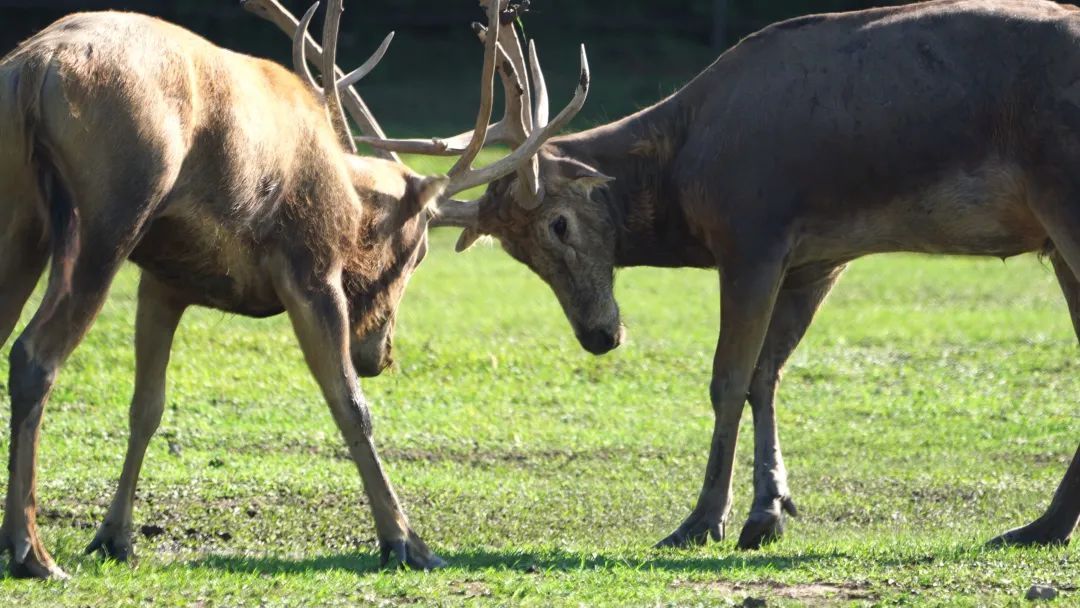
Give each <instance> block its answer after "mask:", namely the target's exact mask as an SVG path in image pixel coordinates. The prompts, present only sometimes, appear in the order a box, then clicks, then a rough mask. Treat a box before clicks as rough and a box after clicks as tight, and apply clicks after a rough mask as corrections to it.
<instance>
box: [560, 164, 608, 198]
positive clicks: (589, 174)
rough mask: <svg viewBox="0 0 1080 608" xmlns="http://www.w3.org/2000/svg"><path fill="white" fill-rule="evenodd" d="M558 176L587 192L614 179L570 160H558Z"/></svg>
mask: <svg viewBox="0 0 1080 608" xmlns="http://www.w3.org/2000/svg"><path fill="white" fill-rule="evenodd" d="M559 174H560V175H561V176H562V177H563V179H565V180H567V181H569V182H571V183H574V184H577V185H579V186H582V187H584V188H586V189H588V190H592V189H593V188H599V187H600V186H603V185H604V184H607V183H608V182H611V181H614V180H615V178H614V177H611V176H610V175H605V174H603V173H601V172H600V171H598V170H596V169H595V168H593V167H591V166H589V165H587V164H585V163H583V162H581V161H578V160H574V159H572V158H562V159H559Z"/></svg>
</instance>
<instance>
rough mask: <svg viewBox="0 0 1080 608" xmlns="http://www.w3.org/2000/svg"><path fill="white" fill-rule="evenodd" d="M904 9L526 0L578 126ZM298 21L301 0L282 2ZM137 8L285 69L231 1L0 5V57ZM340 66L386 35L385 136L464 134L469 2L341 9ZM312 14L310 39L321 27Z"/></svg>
mask: <svg viewBox="0 0 1080 608" xmlns="http://www.w3.org/2000/svg"><path fill="white" fill-rule="evenodd" d="M902 3H904V2H903V0H798V1H797V0H592V1H591V2H581V1H579V0H532V11H531V12H530V13H529V14H528V15H527V16H526V18H525V21H524V24H525V30H526V34H527V36H529V37H532V38H535V39H536V40H537V43H538V45H539V49H540V55H541V60H542V62H543V65H544V69H545V74H546V75H547V77H548V83H549V87H550V88H551V94H552V103H553V104H561V103H562V102H563V101H564V100H566V99H567V98H568V97H569V95H570V92H571V91H572V87H573V81H574V79H575V78H576V75H577V74H576V72H577V67H576V66H577V45H578V43H581V42H583V43H585V44H586V46H587V47H588V49H589V58H590V62H591V64H592V69H593V77H594V85H593V92H592V94H591V95H590V98H589V102H588V104H586V108H585V111H583V112H582V114H581V115H580V117H579V118H578V122H579V126H582V125H587V124H590V123H596V122H601V121H606V120H609V119H613V118H617V117H619V116H622V115H625V114H626V113H628V112H631V111H633V110H635V109H637V108H640V107H642V106H644V105H648V104H650V103H652V102H654V101H656V100H658V99H660V98H662V97H664V96H666V95H668V94H670V93H671V92H673V91H674V90H676V89H677V88H678V87H679V85H681V84H682V83H685V82H686V81H687V80H689V79H690V78H692V77H693V76H694V75H695V74H697V73H698V72H699V71H701V70H702V69H703V68H705V67H706V66H707V65H708V64H709V63H710V62H712V61H713V59H715V58H716V56H717V55H718V54H719V53H720V52H722V51H723V49H724V48H726V47H727V46H730V45H731V44H733V43H734V42H737V41H738V40H739V38H741V37H742V36H744V35H746V34H748V33H750V32H753V31H755V30H757V29H760V28H761V27H763V26H765V25H767V24H769V23H772V22H774V21H778V20H781V19H786V18H789V17H793V16H798V15H804V14H808V13H818V12H826V11H842V10H855V9H861V8H867V7H870V6H880V5H885V4H902ZM283 4H285V5H286V6H287V7H289V9H290V10H292V11H293V12H294V13H295V14H298V15H299V14H302V13H303V12H304V9H306V8H307V6H309V2H308V0H299V1H298V0H284V1H283ZM103 9H118V10H135V11H140V12H145V13H149V14H152V15H157V16H160V17H163V18H165V19H167V20H169V21H172V22H174V23H178V24H180V25H183V26H184V27H187V28H189V29H191V30H194V31H195V32H198V33H199V34H202V35H203V36H205V37H207V38H208V39H210V40H211V41H212V42H214V43H216V44H218V45H221V46H224V47H227V48H230V49H233V50H237V51H241V52H245V53H251V54H255V55H259V56H264V57H269V58H272V59H275V60H278V61H281V62H283V63H286V64H288V57H289V41H288V40H287V39H286V38H285V37H284V36H283V35H282V34H281V33H280V32H279V31H277V30H276V29H275V28H274V27H273V26H272V25H270V24H269V23H267V22H264V21H262V20H261V19H258V18H256V17H254V16H253V15H250V14H249V13H247V12H245V11H243V10H241V9H240V6H239V1H238V0H0V54H2V53H6V52H7V50H9V49H11V48H12V47H14V46H15V44H17V43H18V42H19V41H20V40H22V39H24V38H26V37H28V36H30V35H32V34H33V33H34V32H36V31H38V30H40V29H41V28H43V27H44V26H46V25H48V24H49V23H51V22H52V21H54V20H56V19H57V18H59V17H61V16H63V15H65V14H67V13H70V12H74V11H79V10H103ZM345 9H346V13H345V17H344V20H343V23H342V34H341V57H340V63H341V64H342V66H343V67H346V68H347V67H348V66H350V65H354V64H356V63H358V62H360V61H363V59H364V58H366V57H367V55H368V54H369V53H370V52H371V51H372V50H373V49H374V48H375V46H376V45H377V44H378V42H379V41H380V40H381V39H382V37H383V36H384V35H385V34H386V32H388V31H390V30H394V31H396V32H397V38H396V39H395V41H394V44H393V46H392V47H391V49H390V53H389V54H388V55H387V58H386V59H385V60H384V61H383V63H382V65H380V66H379V69H378V70H376V71H375V72H374V73H373V74H372V75H370V76H369V77H368V78H367V79H366V80H365V81H364V82H362V83H361V84H360V87H359V89H360V93H361V95H363V97H364V98H365V99H366V100H367V101H368V103H369V104H370V105H371V106H372V107H373V109H374V110H375V112H376V115H377V116H378V117H379V120H380V121H381V122H382V123H383V124H384V126H385V127H387V129H388V130H389V131H391V132H393V134H394V135H420V134H423V135H432V134H436V133H444V132H447V131H453V130H454V129H457V130H463V129H465V128H467V127H468V126H470V125H471V123H472V120H473V117H474V115H475V107H476V102H477V99H478V95H479V94H478V80H477V79H478V76H479V69H480V58H481V49H480V45H479V43H478V42H477V41H476V39H475V38H474V37H473V35H472V33H471V31H470V30H469V28H468V24H469V23H470V22H471V21H473V20H476V19H480V18H482V13H481V11H480V9H479V6H478V3H477V1H476V0H347V1H346V2H345ZM320 24H321V16H317V17H316V20H315V22H314V25H313V28H312V29H313V30H314V31H313V33H315V34H316V36H317V34H318V31H319V30H320V29H321V25H320Z"/></svg>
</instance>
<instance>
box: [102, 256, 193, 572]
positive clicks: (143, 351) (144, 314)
mask: <svg viewBox="0 0 1080 608" xmlns="http://www.w3.org/2000/svg"><path fill="white" fill-rule="evenodd" d="M186 306H187V305H186V303H185V302H184V301H183V300H181V299H179V298H177V297H176V295H175V294H174V293H173V292H172V290H171V289H169V288H168V287H167V286H165V285H162V284H161V283H160V282H159V281H158V280H157V279H155V278H154V277H153V276H151V275H149V274H147V273H145V272H144V273H143V274H142V280H141V281H140V283H139V306H138V311H137V313H136V316H135V393H134V395H133V396H132V399H131V410H130V413H129V416H128V422H129V426H130V435H129V436H128V446H127V455H126V456H125V457H124V468H123V470H122V472H121V473H120V483H119V485H118V487H117V489H116V494H115V496H114V497H113V500H112V504H111V505H110V506H109V511H108V513H107V514H106V515H105V520H104V521H103V522H102V524H101V527H99V528H98V531H97V534H96V535H94V539H93V541H91V542H90V544H89V545H88V546H87V547H86V552H87V553H93V552H94V551H99V550H100V551H101V552H103V553H104V554H105V556H106V557H110V558H112V559H116V560H118V561H126V560H127V559H128V558H130V557H131V556H132V555H133V546H132V542H131V540H132V538H131V528H132V518H131V511H132V506H133V503H134V501H135V485H136V484H137V483H138V480H139V471H140V469H141V468H142V463H143V458H144V456H145V455H146V448H147V446H148V445H149V444H150V439H151V438H152V437H153V436H154V433H155V432H156V431H157V429H158V425H159V424H160V423H161V414H162V412H163V411H164V410H165V371H166V368H167V367H168V365H169V353H170V351H171V350H172V342H173V336H174V335H175V333H176V328H177V326H178V325H179V324H180V318H181V317H182V316H183V314H184V309H185V308H186Z"/></svg>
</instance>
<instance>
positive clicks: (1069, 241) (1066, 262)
mask: <svg viewBox="0 0 1080 608" xmlns="http://www.w3.org/2000/svg"><path fill="white" fill-rule="evenodd" d="M1046 224H1047V232H1049V233H1050V237H1051V240H1052V241H1053V243H1054V248H1055V250H1054V252H1053V253H1051V254H1050V261H1051V263H1052V264H1053V266H1054V272H1055V274H1057V278H1058V284H1059V285H1060V286H1061V290H1062V293H1063V294H1064V295H1065V302H1066V303H1067V304H1068V307H1069V315H1070V316H1071V317H1072V323H1073V329H1074V330H1075V332H1076V336H1077V338H1078V339H1080V280H1077V277H1076V275H1077V270H1074V269H1080V217H1077V218H1076V220H1075V221H1074V223H1073V226H1072V228H1075V230H1073V229H1069V226H1068V224H1066V225H1063V226H1054V227H1053V228H1051V227H1050V224H1051V221H1046ZM1070 232H1071V234H1072V235H1076V238H1071V236H1070V234H1068V233H1070ZM1078 522H1080V447H1078V448H1077V449H1076V454H1075V455H1074V456H1073V459H1072V464H1070V465H1069V468H1068V470H1066V471H1065V477H1063V478H1062V480H1061V483H1060V484H1059V485H1058V488H1057V491H1056V492H1054V497H1053V499H1051V501H1050V506H1049V507H1048V508H1047V509H1046V512H1045V513H1043V514H1042V516H1041V517H1039V518H1038V519H1036V520H1035V521H1033V522H1032V523H1030V524H1028V525H1026V526H1022V527H1020V528H1016V529H1013V530H1010V531H1008V532H1006V533H1004V534H1002V535H1001V536H998V537H997V538H994V539H993V540H991V541H990V544H991V545H1056V544H1066V543H1068V542H1069V538H1070V537H1071V536H1072V533H1073V530H1075V529H1076V525H1077V523H1078Z"/></svg>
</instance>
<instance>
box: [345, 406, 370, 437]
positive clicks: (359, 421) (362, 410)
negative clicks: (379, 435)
mask: <svg viewBox="0 0 1080 608" xmlns="http://www.w3.org/2000/svg"><path fill="white" fill-rule="evenodd" d="M348 415H349V417H351V418H352V419H353V421H354V423H355V424H356V426H357V427H359V429H360V431H361V432H362V433H363V434H364V436H365V437H371V435H372V433H373V432H374V428H373V426H372V422H371V408H369V407H368V404H367V401H365V400H364V399H353V400H351V401H350V402H349V410H348Z"/></svg>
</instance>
